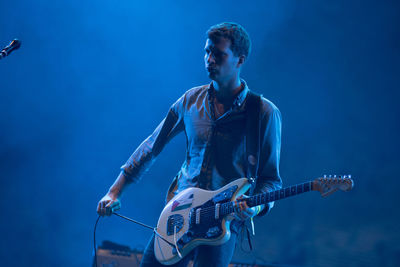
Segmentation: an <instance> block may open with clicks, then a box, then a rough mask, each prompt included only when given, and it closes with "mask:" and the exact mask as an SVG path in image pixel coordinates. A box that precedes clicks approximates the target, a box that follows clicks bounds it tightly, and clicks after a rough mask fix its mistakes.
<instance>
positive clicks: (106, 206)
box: [97, 194, 121, 216]
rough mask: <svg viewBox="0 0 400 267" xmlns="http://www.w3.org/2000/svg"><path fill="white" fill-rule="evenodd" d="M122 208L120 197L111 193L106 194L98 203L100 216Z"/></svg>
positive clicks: (108, 214)
mask: <svg viewBox="0 0 400 267" xmlns="http://www.w3.org/2000/svg"><path fill="white" fill-rule="evenodd" d="M120 208H121V202H120V201H119V199H118V198H116V197H113V196H112V195H110V194H107V195H105V196H104V197H103V198H102V199H101V200H100V201H99V203H98V204H97V213H98V214H99V215H100V216H111V214H112V213H113V212H114V211H116V210H119V209H120Z"/></svg>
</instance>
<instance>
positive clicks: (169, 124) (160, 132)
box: [121, 96, 184, 182]
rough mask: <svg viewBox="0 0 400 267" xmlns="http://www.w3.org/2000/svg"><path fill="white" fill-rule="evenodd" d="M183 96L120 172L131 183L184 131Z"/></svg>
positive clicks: (138, 178)
mask: <svg viewBox="0 0 400 267" xmlns="http://www.w3.org/2000/svg"><path fill="white" fill-rule="evenodd" d="M183 104H184V96H182V97H181V98H179V99H178V100H177V101H176V102H175V103H174V104H173V105H172V106H171V107H170V109H169V111H168V113H167V115H166V117H165V118H164V119H163V120H162V121H161V123H160V124H159V125H158V126H157V128H156V129H155V130H154V132H153V133H152V134H151V135H150V136H149V137H147V138H146V139H145V140H144V141H143V142H142V143H141V144H140V145H139V147H138V148H137V149H136V150H135V151H134V152H133V154H132V155H131V156H130V157H129V159H128V160H127V161H126V163H125V164H124V165H122V166H121V170H122V171H123V173H124V174H125V176H126V177H127V178H128V179H129V180H130V181H131V182H137V181H138V180H140V178H141V177H142V176H143V174H144V173H145V172H146V171H147V170H148V169H149V168H150V167H151V165H152V164H153V163H154V161H155V160H156V158H157V156H158V154H160V152H161V151H162V150H163V148H164V147H165V145H166V144H167V143H168V142H169V141H170V140H171V139H172V138H173V137H174V136H176V135H177V134H178V133H180V132H182V131H183V129H184V122H183Z"/></svg>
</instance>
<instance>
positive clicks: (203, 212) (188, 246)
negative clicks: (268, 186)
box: [154, 175, 354, 265]
mask: <svg viewBox="0 0 400 267" xmlns="http://www.w3.org/2000/svg"><path fill="white" fill-rule="evenodd" d="M353 185H354V182H353V180H352V179H351V176H343V177H342V176H339V177H336V175H335V176H334V177H331V176H329V177H326V176H324V177H323V178H317V179H315V180H314V181H308V182H305V183H302V184H298V185H294V186H290V187H286V188H283V189H279V190H276V191H272V192H269V193H262V194H259V195H254V196H252V197H249V198H245V199H242V200H239V201H246V202H247V205H248V206H249V207H254V206H258V205H261V204H266V203H268V202H272V201H276V200H280V199H283V198H287V197H291V196H295V195H298V194H302V193H305V192H309V191H319V192H320V193H321V195H322V196H323V197H325V196H328V195H330V194H332V193H334V192H336V191H337V190H339V189H340V190H343V191H349V190H351V189H352V188H353ZM250 186H251V185H250V183H249V181H248V179H247V178H240V179H237V180H235V181H233V182H231V183H229V184H227V185H225V186H224V187H222V188H220V189H219V190H216V191H207V190H203V189H200V188H194V187H193V188H187V189H185V190H183V191H182V192H180V193H179V194H178V195H176V196H175V197H174V198H173V199H171V200H170V201H169V202H168V203H167V205H166V206H165V208H164V209H163V211H162V213H161V215H160V218H159V220H158V223H157V229H156V235H155V240H154V253H155V256H156V258H157V260H158V261H159V262H160V263H162V264H165V265H171V264H174V263H176V262H178V261H179V260H180V259H181V258H183V257H184V256H186V255H187V254H188V253H189V252H190V251H191V250H193V249H194V248H195V247H197V246H199V245H220V244H223V243H225V242H226V241H228V240H229V238H230V235H231V233H230V227H229V225H230V222H231V221H232V220H233V219H234V217H233V216H232V213H233V212H234V200H236V199H237V198H238V197H240V196H241V195H243V194H244V193H245V192H247V190H248V189H249V188H250Z"/></svg>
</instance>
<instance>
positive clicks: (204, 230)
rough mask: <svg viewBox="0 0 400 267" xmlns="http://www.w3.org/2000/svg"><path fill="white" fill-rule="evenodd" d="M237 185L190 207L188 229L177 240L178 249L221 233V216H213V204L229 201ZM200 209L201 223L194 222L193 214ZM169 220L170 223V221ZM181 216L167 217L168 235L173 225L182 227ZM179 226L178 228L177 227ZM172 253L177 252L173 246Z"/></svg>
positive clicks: (172, 230)
mask: <svg viewBox="0 0 400 267" xmlns="http://www.w3.org/2000/svg"><path fill="white" fill-rule="evenodd" d="M237 188H238V186H237V185H234V186H231V187H229V188H228V189H226V190H224V191H222V192H220V193H218V194H217V195H215V196H214V197H213V198H212V199H210V200H208V201H207V202H205V203H204V204H203V205H201V206H198V207H195V208H192V209H191V211H190V215H189V229H188V231H187V232H186V233H184V234H183V235H182V236H181V238H179V240H178V241H177V246H178V248H179V249H181V248H183V247H184V246H185V245H186V244H188V243H189V242H191V241H192V240H195V239H216V238H217V237H219V236H220V235H221V234H223V232H224V231H223V228H222V220H223V219H224V218H223V217H220V218H218V219H216V218H215V205H216V204H222V203H225V202H228V201H231V199H232V197H233V195H234V193H235V192H236V190H237ZM198 209H201V210H202V211H203V212H202V213H200V221H201V223H199V224H196V220H195V216H196V211H197V210H198ZM170 222H171V223H170ZM182 224H183V218H182V221H181V219H180V218H179V217H178V216H176V215H171V216H170V217H169V218H168V224H167V227H168V231H167V234H168V235H171V234H172V235H173V234H174V225H176V227H177V229H176V231H177V232H178V229H180V228H182ZM179 227H180V228H179ZM172 253H173V254H177V252H176V249H175V248H173V252H172Z"/></svg>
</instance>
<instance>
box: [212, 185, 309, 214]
mask: <svg viewBox="0 0 400 267" xmlns="http://www.w3.org/2000/svg"><path fill="white" fill-rule="evenodd" d="M311 186H312V181H309V182H305V183H302V184H298V185H293V186H289V187H286V188H282V189H279V190H275V191H272V192H268V193H262V194H259V195H255V196H252V197H249V198H246V199H245V200H244V201H246V202H247V205H248V206H249V207H254V206H258V205H262V204H267V203H269V202H272V201H276V200H280V199H284V198H287V197H292V196H295V195H299V194H302V193H305V192H309V191H311V189H312V188H311ZM232 212H234V207H233V202H227V203H224V204H222V205H221V207H220V214H221V216H225V215H227V214H230V213H232Z"/></svg>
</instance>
